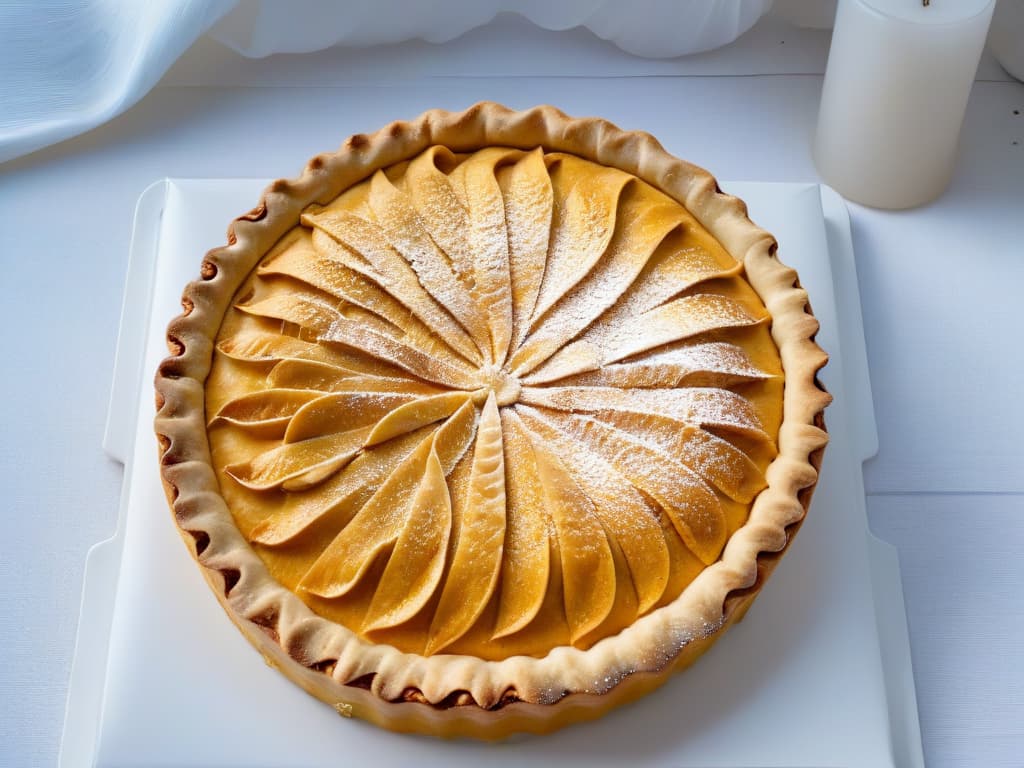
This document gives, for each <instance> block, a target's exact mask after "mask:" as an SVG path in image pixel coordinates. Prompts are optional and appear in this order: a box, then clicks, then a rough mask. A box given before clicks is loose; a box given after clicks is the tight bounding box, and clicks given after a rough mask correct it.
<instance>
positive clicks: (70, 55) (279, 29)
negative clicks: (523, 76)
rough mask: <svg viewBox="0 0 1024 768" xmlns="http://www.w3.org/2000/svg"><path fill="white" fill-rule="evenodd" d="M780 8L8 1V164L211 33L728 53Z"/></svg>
mask: <svg viewBox="0 0 1024 768" xmlns="http://www.w3.org/2000/svg"><path fill="white" fill-rule="evenodd" d="M771 4H772V0H628V1H623V0H333V1H332V0H287V1H285V0H281V1H279V2H276V1H275V0H241V1H240V2H235V0H5V1H4V2H0V162H3V161H5V160H9V159H11V158H14V157H18V156H19V155H23V154H26V153H28V152H32V151H33V150H36V149H39V148H40V147H44V146H47V145H49V144H53V143H56V142H58V141H62V140H64V139H67V138H70V137H71V136H74V135H76V134H78V133H82V132H83V131H86V130H89V129H90V128H93V127H95V126H97V125H100V124H102V123H104V122H106V121H107V120H109V119H111V118H112V117H114V116H115V115H117V114H119V113H120V112H123V111H124V110H126V109H128V108H129V107H130V106H132V105H133V104H134V103H135V102H137V101H138V100H139V99H141V98H142V96H143V95H145V94H146V92H148V91H149V90H150V89H151V88H152V87H153V86H154V85H156V83H157V82H158V81H159V79H160V78H161V77H162V76H163V74H164V73H165V72H166V71H167V70H168V68H169V67H170V66H171V65H172V64H173V63H174V62H175V60H177V58H178V57H179V56H181V55H182V54H183V53H184V52H185V51H186V50H187V49H188V48H189V46H191V45H192V43H194V42H195V41H196V39H198V38H199V37H200V36H201V35H203V34H205V33H207V32H208V33H209V34H211V35H212V36H213V37H215V38H217V39H218V40H220V41H221V42H223V43H224V44H226V45H228V46H230V47H231V48H233V49H235V50H236V51H238V52H239V53H241V54H243V55H245V56H250V57H262V56H269V55H270V54H273V53H301V52H307V51H315V50H319V49H321V48H327V47H330V46H332V45H373V44H377V43H386V42H398V41H401V40H407V39H411V38H423V39H425V40H428V41H431V42H445V41H447V40H451V39H452V38H455V37H458V36H459V35H461V34H463V33H465V32H467V31H468V30H470V29H473V28H474V27H478V26H480V25H482V24H486V23H487V22H488V21H490V20H491V19H492V18H494V16H495V15H496V14H497V13H499V12H502V11H509V12H514V13H520V14H522V15H523V16H525V17H526V18H528V19H530V20H531V21H533V22H534V23H535V24H538V25H539V26H542V27H544V28H546V29H554V30H557V29H568V28H570V27H576V26H581V25H583V26H586V27H588V28H589V29H590V30H591V31H592V32H594V34H596V35H597V36H599V37H601V38H603V39H606V40H609V41H611V42H613V43H614V44H616V45H618V46H619V47H621V48H623V49H624V50H626V51H629V52H630V53H634V54H637V55H639V56H650V57H668V56H680V55H683V54H687V53H694V52H696V51H703V50H707V49H710V48H715V47H718V46H720V45H725V44H726V43H729V42H731V41H733V40H734V39H736V38H737V37H739V36H740V35H741V34H743V33H744V32H745V31H746V30H748V29H749V28H750V27H751V26H753V25H754V23H755V22H756V21H757V20H758V19H759V18H760V17H761V16H762V15H763V14H764V13H766V12H767V11H768V10H769V8H770V7H771Z"/></svg>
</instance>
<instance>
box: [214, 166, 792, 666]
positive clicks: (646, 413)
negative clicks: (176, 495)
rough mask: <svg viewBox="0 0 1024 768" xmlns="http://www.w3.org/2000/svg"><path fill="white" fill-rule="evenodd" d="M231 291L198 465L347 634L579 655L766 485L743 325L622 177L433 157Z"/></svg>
mask: <svg viewBox="0 0 1024 768" xmlns="http://www.w3.org/2000/svg"><path fill="white" fill-rule="evenodd" d="M239 299H240V300H238V301H236V302H235V304H234V309H233V311H232V312H231V313H229V315H228V318H227V320H226V322H225V324H224V326H223V328H222V331H221V334H220V338H219V343H218V348H217V349H218V352H217V354H216V355H215V358H214V366H213V372H212V375H211V379H210V386H209V387H208V389H207V404H208V413H210V414H211V415H212V418H211V421H210V427H211V442H212V447H213V456H214V466H215V467H216V468H217V469H218V470H220V471H221V472H222V473H223V475H226V477H225V478H223V479H222V483H221V484H222V487H224V490H225V493H226V494H227V495H229V497H235V498H237V502H236V503H234V504H232V505H231V506H232V508H233V509H234V510H236V513H235V517H236V519H237V520H238V522H239V525H240V527H241V528H242V530H243V532H244V533H245V534H246V536H247V538H248V539H249V541H250V542H252V543H254V544H255V545H257V552H258V553H260V554H261V555H262V556H263V557H264V559H265V560H266V561H267V563H268V566H269V567H270V570H271V572H272V573H273V574H274V575H275V577H277V578H278V579H279V580H280V581H281V582H282V583H285V584H287V585H288V586H289V587H292V588H294V589H295V591H296V593H297V594H298V595H299V596H300V597H301V598H302V599H303V600H304V601H305V602H306V603H307V604H308V605H309V606H310V607H311V608H312V609H313V610H314V611H316V612H317V613H319V614H320V615H323V616H326V617H328V618H331V619H334V620H337V621H339V622H340V623H342V624H344V625H345V626H348V627H349V628H350V629H351V630H352V631H354V632H356V633H357V634H359V635H361V636H362V637H365V638H367V639H372V640H374V641H377V642H384V643H388V644H391V645H394V646H395V647H397V648H400V649H402V650H404V651H408V652H411V653H421V654H435V653H439V652H446V653H466V654H473V655H475V656H478V657H481V658H494V659H501V658H507V657H509V656H513V655H517V654H531V655H537V656H539V655H543V654H544V653H546V652H548V651H550V650H551V649H552V648H555V647H558V646H562V645H575V646H579V647H589V646H590V645H592V644H593V643H594V642H595V641H597V640H599V639H601V638H602V637H605V636H607V635H610V634H614V633H616V632H618V631H620V630H621V629H623V628H624V627H626V626H628V625H629V624H631V623H633V621H635V620H636V618H637V617H638V616H640V615H643V614H645V613H647V612H648V611H650V610H652V609H654V608H656V607H657V606H658V605H662V604H664V603H665V602H668V601H671V600H673V599H675V598H676V597H677V596H678V594H679V592H680V591H681V589H682V588H683V587H684V586H685V585H686V583H688V582H689V580H690V579H691V578H692V577H693V576H694V575H695V574H696V573H697V572H699V570H700V568H701V567H702V566H704V565H708V564H710V563H713V562H714V561H715V560H717V559H718V556H719V554H720V553H721V551H722V547H723V546H724V545H725V541H726V539H727V537H728V535H729V534H730V533H731V531H733V530H735V529H736V528H738V527H739V525H741V524H742V523H743V522H744V519H745V516H746V506H745V505H748V504H749V503H750V501H751V500H752V499H753V498H754V497H755V496H756V495H757V493H758V492H759V491H760V490H761V489H762V488H764V486H765V479H764V470H765V467H766V466H767V463H768V462H769V461H770V460H771V459H772V458H773V457H774V454H775V447H774V446H775V443H774V440H775V433H776V431H777V428H778V423H779V421H780V417H781V414H780V413H779V408H778V407H775V408H772V407H771V406H770V405H768V404H767V401H768V398H767V397H766V395H768V394H770V393H776V394H778V393H779V391H780V386H779V385H780V382H781V379H782V376H781V368H780V366H779V361H778V357H777V354H775V353H774V351H773V349H772V342H771V339H770V336H769V334H768V330H767V327H766V325H767V312H766V311H765V310H764V308H763V306H762V305H761V302H760V300H759V299H758V298H757V296H756V294H754V293H753V291H751V290H750V289H749V288H747V289H746V290H744V284H743V282H742V280H741V278H740V267H739V264H738V263H737V262H736V261H735V259H733V258H732V257H731V256H729V254H728V253H726V252H725V251H724V250H723V249H722V248H721V246H720V245H718V244H717V243H716V242H714V240H713V239H712V238H711V237H710V235H709V234H708V233H707V231H706V230H705V229H704V228H703V227H702V226H701V225H700V224H699V223H698V222H697V221H696V220H695V219H694V218H693V216H692V215H691V214H689V213H688V212H687V211H686V209H685V208H684V207H683V206H681V205H680V204H679V203H677V202H675V201H674V200H672V199H671V198H669V197H667V196H666V195H665V194H664V193H662V192H659V191H657V190H656V189H654V188H653V187H651V186H650V185H649V184H646V183H644V182H642V181H640V180H639V179H637V178H636V177H635V176H632V175H630V174H627V173H625V172H623V171H619V170H616V169H612V168H606V167H604V166H600V165H598V164H596V163H593V162H590V161H587V160H583V159H580V158H578V157H573V156H571V155H566V154H562V153H557V152H554V153H545V152H543V151H542V150H541V149H535V150H533V151H530V152H525V151H521V150H513V149H503V148H488V149H484V150H481V151H479V152H475V153H472V154H462V155H460V154H455V153H453V152H451V151H449V150H448V149H445V148H444V147H432V148H430V149H429V150H427V151H426V152H424V153H422V154H420V155H419V156H417V157H416V158H414V159H413V160H411V161H410V162H408V163H407V164H402V165H399V166H393V167H391V168H388V169H386V170H379V171H377V172H376V173H375V174H373V176H372V177H371V178H370V179H369V180H367V181H365V182H363V183H361V184H359V185H357V186H355V187H354V188H352V189H350V190H348V191H347V192H345V193H344V194H343V195H341V196H340V197H339V198H338V199H337V200H335V201H332V202H331V203H330V204H328V205H327V206H323V207H320V206H315V207H313V208H311V209H309V210H307V211H306V212H305V214H304V215H303V216H302V226H301V227H299V228H297V229H295V230H293V231H292V232H291V233H289V235H288V236H287V237H286V238H285V239H284V240H283V241H282V242H281V243H280V244H279V245H277V246H276V247H275V248H274V249H273V250H272V251H271V252H270V253H269V254H268V255H267V256H266V257H265V258H264V259H263V260H262V261H261V263H260V265H259V267H258V268H257V269H256V273H255V276H254V277H253V278H252V279H251V280H250V281H249V282H248V283H247V284H246V286H245V288H244V289H243V291H242V294H241V295H240V297H239ZM745 346H746V347H755V348H757V347H759V348H760V350H759V352H758V354H757V355H756V356H755V357H756V358H757V359H752V357H751V354H750V353H748V352H747V351H746V350H745V348H744V347H745ZM758 399H760V401H761V407H760V408H758V407H757V405H756V404H755V402H757V400H758ZM239 455H242V456H244V457H245V458H244V460H242V461H238V460H237V457H238V456H239ZM222 456H227V457H231V458H230V459H224V460H223V463H222V460H221V457H222ZM240 510H245V511H240Z"/></svg>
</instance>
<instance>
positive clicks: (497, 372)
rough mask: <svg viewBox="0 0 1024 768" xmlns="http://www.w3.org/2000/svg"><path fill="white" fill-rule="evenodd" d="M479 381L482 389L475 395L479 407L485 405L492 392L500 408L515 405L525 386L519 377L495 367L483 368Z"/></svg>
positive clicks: (474, 399)
mask: <svg viewBox="0 0 1024 768" xmlns="http://www.w3.org/2000/svg"><path fill="white" fill-rule="evenodd" d="M479 380H480V389H478V390H476V392H474V393H473V402H474V403H476V404H477V405H483V404H484V402H485V401H486V400H487V397H488V395H489V394H490V393H491V392H493V393H494V398H495V400H496V401H497V404H498V406H499V407H500V406H505V405H514V404H515V403H516V401H518V400H519V395H520V393H521V392H522V391H523V385H522V384H520V383H519V379H518V378H517V377H515V376H513V375H512V374H510V373H509V372H508V371H505V370H502V369H501V368H499V367H497V366H495V365H488V366H484V367H483V368H481V369H480V374H479Z"/></svg>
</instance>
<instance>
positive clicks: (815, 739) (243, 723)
mask: <svg viewBox="0 0 1024 768" xmlns="http://www.w3.org/2000/svg"><path fill="white" fill-rule="evenodd" d="M265 184H266V182H265V181H263V180H253V179H243V180H168V181H165V182H160V183H158V184H157V185H154V186H153V187H151V188H150V189H149V190H147V192H146V193H145V194H144V195H143V198H142V199H141V200H140V206H139V210H138V213H137V218H136V232H135V238H134V241H133V254H132V262H131V266H130V270H129V276H128V281H127V288H126V305H125V310H124V315H123V317H122V329H121V338H120V340H119V347H118V361H117V370H116V371H115V382H114V390H113V394H112V398H111V401H112V408H111V418H110V423H109V424H108V433H107V438H106V447H107V449H108V450H109V451H110V452H111V453H112V454H113V455H115V456H117V457H118V458H120V459H121V460H123V461H124V462H125V466H126V473H125V491H124V494H123V498H122V510H121V522H120V525H119V529H118V532H117V534H116V535H115V537H114V538H113V539H111V540H110V541H108V542H104V543H103V544H101V545H98V547H97V548H96V549H95V550H94V552H93V553H91V555H90V560H89V564H88V567H87V573H86V585H85V590H84V596H83V615H82V620H81V626H80V632H79V641H78V648H77V651H76V659H75V665H74V669H73V672H72V681H71V690H70V694H69V704H68V715H67V720H66V723H65V735H64V742H63V746H62V754H61V765H62V766H64V767H65V768H70V767H71V766H78V765H96V766H101V767H102V768H112V767H113V766H134V767H136V768H144V767H147V766H166V765H173V766H180V767H181V768H187V767H191V766H245V767H246V768H253V767H254V766H268V767H269V766H282V767H283V766H288V767H289V768H299V767H300V766H301V767H308V768H318V767H319V766H332V767H333V766H337V765H339V764H350V763H351V764H369V763H371V761H372V763H373V764H374V765H379V766H389V765H410V764H416V765H418V766H424V767H425V766H433V765H438V766H442V765H443V766H446V767H448V768H451V766H460V765H478V764H480V763H481V762H482V761H483V760H487V761H489V762H490V763H491V764H494V765H504V764H508V765H522V764H527V763H529V762H537V763H539V764H558V765H562V766H574V765H579V766H584V765H586V766H594V765H616V766H617V765H622V764H625V763H627V762H628V763H633V764H654V765H669V764H671V765H673V766H681V767H685V766H702V767H703V768H711V767H713V766H720V767H723V768H724V767H725V766H789V767H792V768H795V767H800V766H872V767H873V768H884V767H885V766H896V765H899V766H916V765H922V761H921V757H920V753H921V746H920V735H919V732H918V725H917V712H916V704H915V700H914V690H913V678H912V676H911V673H910V666H909V650H908V647H907V640H906V624H905V618H904V615H903V611H902V593H901V589H900V585H899V572H898V566H896V564H895V559H894V555H893V554H892V552H891V551H887V550H885V549H884V545H883V548H880V547H879V545H878V543H877V542H874V541H873V540H872V539H871V538H870V536H869V534H868V532H867V522H866V514H865V506H864V490H863V482H862V477H861V462H862V461H863V460H864V459H865V458H867V457H868V456H870V455H871V454H872V453H874V450H875V444H876V438H875V436H874V416H873V412H872V410H871V395H870V390H869V388H868V383H867V382H868V379H867V370H866V363H865V357H864V352H863V331H862V327H861V322H860V304H859V297H858V296H857V287H856V274H855V272H854V270H853V261H852V250H851V248H850V245H849V223H848V220H847V219H846V212H845V208H844V207H843V205H842V202H841V200H839V198H838V196H836V195H835V193H833V192H831V191H830V190H822V189H820V188H819V187H818V186H816V185H805V184H764V183H745V184H739V183H734V184H723V186H724V187H725V189H726V190H727V191H730V192H733V193H734V194H738V195H740V196H741V197H743V198H744V199H745V200H746V202H747V204H748V206H749V209H750V212H751V217H752V218H753V219H754V220H755V221H757V222H758V223H759V224H761V225H762V226H764V227H765V228H767V229H769V230H770V231H772V232H773V233H774V234H775V235H776V236H777V238H778V240H779V242H780V257H781V258H782V260H783V261H785V262H786V263H788V264H791V265H792V266H794V267H796V268H797V269H798V271H799V273H800V276H801V282H802V284H803V285H804V286H805V287H806V288H807V289H808V291H809V292H810V295H811V297H812V300H813V303H814V311H815V314H816V315H817V316H818V318H819V319H820V320H821V323H822V330H821V333H820V335H819V341H820V343H821V344H822V346H823V347H824V348H825V349H826V350H827V351H828V352H829V353H830V355H831V362H830V363H829V366H828V367H827V368H826V370H825V371H824V372H823V375H822V378H823V380H824V382H825V384H826V386H827V387H828V388H829V390H830V391H831V392H832V393H833V394H834V395H835V398H836V402H835V403H834V404H833V405H832V406H831V407H830V408H829V410H828V412H827V413H826V418H827V421H828V425H829V430H830V432H831V435H832V442H831V445H830V446H829V448H828V450H827V452H826V455H825V463H824V466H823V467H822V478H821V482H820V484H819V487H818V490H817V492H816V496H815V501H814V505H813V507H812V510H811V514H810V515H809V516H808V519H807V521H806V523H805V524H804V526H803V528H802V529H801V532H800V535H799V537H798V538H797V540H796V542H795V543H794V545H793V547H792V549H791V551H790V553H789V554H788V555H787V557H786V559H785V562H784V563H783V565H782V566H781V567H780V568H779V569H778V571H777V573H776V574H775V575H774V576H773V578H772V579H771V581H770V583H769V584H768V585H767V587H766V588H765V591H764V593H763V594H762V595H761V596H760V597H759V598H758V600H757V602H756V603H755V604H754V606H753V607H752V608H751V610H750V612H749V614H748V615H747V617H746V619H745V620H744V621H743V622H742V623H741V624H739V625H737V626H736V627H734V628H733V629H732V630H731V631H730V632H728V633H727V634H726V636H725V637H723V639H722V640H721V641H719V642H718V643H717V644H716V646H715V647H714V648H713V649H712V650H711V651H710V652H709V653H708V654H707V655H706V656H705V657H704V658H702V659H701V660H700V661H699V662H698V663H697V664H696V665H695V666H694V667H693V668H692V669H690V670H689V671H687V672H686V673H685V674H683V675H681V676H679V677H677V678H676V679H674V680H672V681H670V682H669V683H668V684H666V685H665V686H664V687H662V688H661V689H660V690H658V691H656V692H655V693H653V694H651V695H649V696H647V697H645V698H643V699H642V700H641V701H639V702H637V703H635V704H632V705H630V706H627V707H624V708H622V709H620V710H617V711H615V712H612V713H611V714H609V715H608V716H606V717H605V718H603V719H601V720H600V721H598V722H596V723H590V724H584V725H578V726H574V727H571V728H568V729H565V730H563V731H560V732H558V733H556V734H554V735H551V736H546V737H540V738H520V739H515V740H512V741H509V742H506V743H503V744H498V745H485V744H478V743H474V742H468V741H457V742H445V741H439V740H434V739H429V738H424V737H411V736H402V735H397V734H392V733H389V732H386V731H382V730H380V729H377V728H375V727H373V726H370V725H368V724H365V723H361V722H355V721H350V720H342V719H340V718H339V717H338V715H337V714H336V713H335V712H334V710H333V709H331V708H330V707H328V706H326V705H324V704H322V703H320V702H318V701H316V700H315V699H313V698H312V697H310V696H308V695H307V694H305V693H304V692H303V691H302V690H300V689H299V688H298V687H296V686H295V685H293V684H292V683H290V682H289V681H288V680H286V679H285V678H284V677H283V676H282V675H280V674H279V673H278V672H276V671H274V670H273V669H270V668H268V667H267V666H265V665H264V663H263V661H262V659H261V657H260V655H259V654H258V653H257V652H256V651H255V650H253V649H252V648H251V647H250V645H249V644H248V642H247V641H246V640H245V639H244V638H243V637H242V635H241V634H240V633H239V632H238V631H237V630H236V629H235V628H234V626H233V625H232V624H231V622H229V621H228V620H227V619H226V617H225V616H224V614H223V611H222V610H221V608H220V606H219V605H218V604H217V602H216V600H215V598H214V597H213V595H212V594H210V591H209V588H208V587H207V586H206V584H205V582H204V581H203V579H202V577H201V575H200V573H199V570H198V568H197V567H196V566H195V564H194V563H193V562H192V560H191V558H190V557H189V555H188V553H187V551H186V549H185V547H184V546H183V544H182V543H181V541H180V540H179V537H178V535H177V532H176V530H175V528H174V525H173V523H172V520H171V516H170V514H169V512H168V510H167V507H166V502H165V500H164V495H163V490H162V488H161V485H160V481H159V477H158V473H157V463H156V460H155V459H156V446H155V440H154V438H153V434H152V426H151V424H152V415H153V410H152V395H151V392H152V389H151V378H152V372H153V371H154V370H155V369H156V366H157V364H158V362H159V360H160V359H161V358H162V357H164V356H165V355H166V346H165V344H164V341H163V334H164V328H165V327H166V324H167V321H168V320H169V319H170V318H171V317H173V316H174V315H176V314H177V313H178V312H179V311H180V309H179V305H178V299H179V297H180V295H181V291H182V288H183V287H184V285H185V283H186V282H188V281H189V280H190V279H192V278H194V276H195V275H196V274H197V273H198V269H199V263H200V260H201V258H202V255H203V253H204V252H205V251H206V250H208V249H209V248H210V247H212V246H215V245H217V244H219V243H221V242H223V240H224V230H225V225H226V223H227V222H228V221H230V220H231V219H232V218H233V217H234V216H236V215H238V214H240V213H241V212H243V211H245V210H248V209H249V208H251V207H252V206H253V205H254V204H255V202H256V201H257V200H258V197H259V193H260V191H261V190H262V188H263V187H264V186H265ZM823 201H824V202H825V213H823V208H822V203H823ZM844 353H845V354H844Z"/></svg>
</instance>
